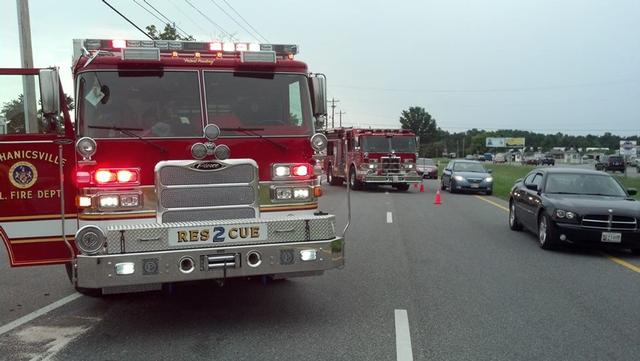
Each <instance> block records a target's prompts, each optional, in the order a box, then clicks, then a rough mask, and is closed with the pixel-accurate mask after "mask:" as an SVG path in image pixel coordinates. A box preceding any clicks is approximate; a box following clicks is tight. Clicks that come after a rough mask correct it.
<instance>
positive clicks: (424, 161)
mask: <svg viewBox="0 0 640 361" xmlns="http://www.w3.org/2000/svg"><path fill="white" fill-rule="evenodd" d="M416 165H418V166H423V167H424V166H435V165H436V163H435V162H434V161H433V159H430V158H418V161H417V162H416Z"/></svg>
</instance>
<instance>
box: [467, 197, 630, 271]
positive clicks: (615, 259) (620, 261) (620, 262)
mask: <svg viewBox="0 0 640 361" xmlns="http://www.w3.org/2000/svg"><path fill="white" fill-rule="evenodd" d="M475 197H476V198H478V199H480V200H482V201H485V202H487V203H490V204H491V205H493V206H495V207H497V208H500V209H502V210H503V211H506V212H509V208H507V207H505V206H503V205H501V204H499V203H496V202H494V201H492V200H489V199H487V198H486V197H481V196H475ZM601 254H602V256H603V257H605V258H608V259H609V260H610V261H612V262H614V263H616V264H618V265H620V266H622V267H624V268H627V269H629V270H631V271H633V272H636V273H640V267H638V266H636V265H634V264H631V263H629V262H627V261H625V260H623V259H621V258H618V257H615V256H612V255H610V254H606V253H601Z"/></svg>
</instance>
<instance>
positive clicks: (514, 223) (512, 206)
mask: <svg viewBox="0 0 640 361" xmlns="http://www.w3.org/2000/svg"><path fill="white" fill-rule="evenodd" d="M509 228H511V230H512V231H520V230H522V224H520V222H518V217H517V216H516V203H515V202H514V201H513V200H512V201H511V202H509Z"/></svg>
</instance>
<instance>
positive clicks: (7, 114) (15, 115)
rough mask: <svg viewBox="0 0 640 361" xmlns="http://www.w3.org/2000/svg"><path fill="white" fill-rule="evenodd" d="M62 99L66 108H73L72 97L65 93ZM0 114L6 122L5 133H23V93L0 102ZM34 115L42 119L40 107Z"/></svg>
mask: <svg viewBox="0 0 640 361" xmlns="http://www.w3.org/2000/svg"><path fill="white" fill-rule="evenodd" d="M64 99H65V101H66V103H67V108H68V109H69V110H73V109H74V108H75V104H74V101H73V98H72V97H71V96H69V95H67V94H65V95H64ZM39 103H42V101H39ZM0 116H2V117H3V118H4V119H5V121H6V122H7V123H6V124H7V129H6V132H7V134H24V133H25V127H24V95H22V94H20V95H18V97H17V98H16V99H13V100H10V101H8V102H6V103H4V104H2V108H0ZM36 117H37V119H38V120H42V110H41V109H40V110H38V114H37V115H36Z"/></svg>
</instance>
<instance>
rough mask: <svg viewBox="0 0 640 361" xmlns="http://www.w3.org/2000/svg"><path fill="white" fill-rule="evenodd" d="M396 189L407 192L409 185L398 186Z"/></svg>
mask: <svg viewBox="0 0 640 361" xmlns="http://www.w3.org/2000/svg"><path fill="white" fill-rule="evenodd" d="M395 187H396V189H397V190H399V191H403V192H406V191H408V190H409V184H407V183H401V184H397V185H396V186H395Z"/></svg>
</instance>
